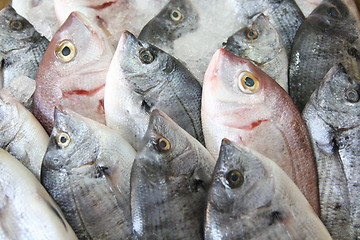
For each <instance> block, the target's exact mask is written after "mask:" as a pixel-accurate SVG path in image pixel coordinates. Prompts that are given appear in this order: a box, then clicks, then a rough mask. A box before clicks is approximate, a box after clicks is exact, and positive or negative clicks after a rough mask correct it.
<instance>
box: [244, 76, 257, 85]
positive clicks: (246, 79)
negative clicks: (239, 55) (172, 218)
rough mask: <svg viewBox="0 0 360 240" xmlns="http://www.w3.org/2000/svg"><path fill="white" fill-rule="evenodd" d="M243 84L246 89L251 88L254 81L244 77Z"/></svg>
mask: <svg viewBox="0 0 360 240" xmlns="http://www.w3.org/2000/svg"><path fill="white" fill-rule="evenodd" d="M244 83H245V85H246V86H248V87H253V86H254V85H255V82H254V79H252V78H251V77H246V78H245V82H244Z"/></svg>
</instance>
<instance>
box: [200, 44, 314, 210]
mask: <svg viewBox="0 0 360 240" xmlns="http://www.w3.org/2000/svg"><path fill="white" fill-rule="evenodd" d="M248 78H249V79H250V80H252V82H253V85H252V87H249V88H246V89H245V87H244V86H246V85H245V80H247V79H248ZM250 80H249V81H250ZM249 83H251V82H249ZM249 83H248V84H249ZM250 85H251V84H250ZM251 89H253V90H251ZM201 119H202V126H203V131H204V137H205V143H206V147H207V149H208V150H209V152H210V153H211V154H212V155H213V156H214V157H217V156H218V153H219V149H220V144H221V140H222V139H223V138H228V139H229V140H231V141H234V142H236V143H238V144H241V145H244V146H247V147H249V148H251V149H252V150H255V151H258V152H259V153H261V154H263V155H265V156H266V157H268V158H270V159H272V160H273V161H275V162H276V163H277V164H278V165H279V166H280V167H281V168H282V169H283V170H284V171H285V172H286V173H287V174H288V175H289V176H290V178H291V179H292V180H293V181H294V182H295V184H296V185H297V186H298V187H299V188H300V190H301V192H302V193H303V194H304V195H305V197H306V199H307V200H308V201H309V202H310V205H311V206H312V207H313V208H314V210H315V212H316V213H319V198H318V195H319V190H318V187H317V183H318V180H317V172H316V166H315V159H314V154H313V150H312V147H311V142H310V140H309V137H308V132H307V129H306V126H305V123H304V121H303V120H302V118H301V114H300V112H299V111H298V110H297V109H296V106H295V105H294V103H293V102H292V100H291V99H290V96H289V95H288V94H287V93H286V92H285V91H284V89H283V88H281V87H280V86H279V85H278V84H277V83H276V82H275V81H274V80H273V79H271V78H270V77H269V76H268V75H266V74H265V73H264V72H263V71H262V70H261V69H259V68H258V67H256V66H255V65H254V64H252V63H251V62H250V61H249V60H246V59H243V58H239V57H238V56H235V55H233V54H231V53H229V52H228V51H226V50H225V49H219V50H218V51H217V52H216V53H215V54H214V56H213V58H212V60H211V62H210V64H209V67H208V70H207V72H206V75H205V78H204V85H203V96H202V106H201Z"/></svg>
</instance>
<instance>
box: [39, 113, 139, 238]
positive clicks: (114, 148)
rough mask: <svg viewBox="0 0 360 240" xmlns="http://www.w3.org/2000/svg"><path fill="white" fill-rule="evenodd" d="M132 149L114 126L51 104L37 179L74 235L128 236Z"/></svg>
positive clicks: (129, 227)
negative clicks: (52, 120) (50, 122)
mask: <svg viewBox="0 0 360 240" xmlns="http://www.w3.org/2000/svg"><path fill="white" fill-rule="evenodd" d="M134 157H135V150H134V149H133V148H132V147H131V146H130V145H129V144H128V143H127V142H126V141H125V140H124V139H123V138H122V137H121V136H120V135H118V134H117V133H116V132H115V131H113V130H112V129H110V128H108V127H106V126H105V125H102V124H100V123H97V122H95V121H93V120H91V119H88V118H85V117H83V116H81V115H79V114H76V113H75V112H73V111H71V110H65V109H63V108H56V110H55V126H54V129H53V131H52V134H51V136H50V141H49V145H48V149H47V151H46V154H45V157H44V160H43V165H42V172H41V183H42V184H43V185H44V187H45V188H46V190H47V191H48V192H49V193H50V195H51V196H52V197H53V198H54V200H55V201H56V202H57V203H58V205H59V207H60V208H61V209H62V211H63V212H64V215H65V217H66V219H67V220H68V222H69V223H70V225H71V226H72V228H73V229H74V231H75V233H76V234H77V236H78V237H79V238H80V239H130V238H131V216H130V170H131V165H132V162H133V160H134Z"/></svg>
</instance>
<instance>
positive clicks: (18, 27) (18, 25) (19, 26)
mask: <svg viewBox="0 0 360 240" xmlns="http://www.w3.org/2000/svg"><path fill="white" fill-rule="evenodd" d="M10 28H11V29H13V30H16V31H19V30H21V29H22V28H23V24H22V22H21V21H20V20H12V21H11V22H10Z"/></svg>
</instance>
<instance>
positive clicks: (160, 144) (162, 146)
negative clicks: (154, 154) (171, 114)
mask: <svg viewBox="0 0 360 240" xmlns="http://www.w3.org/2000/svg"><path fill="white" fill-rule="evenodd" d="M166 145H167V144H166V142H165V141H164V140H160V141H159V146H160V148H162V149H164V148H166Z"/></svg>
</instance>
